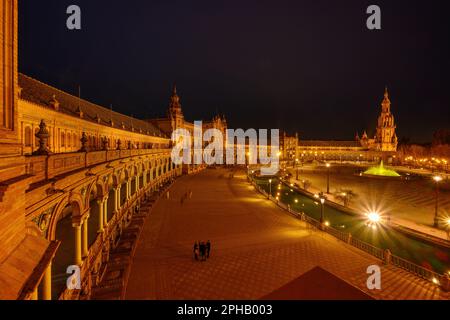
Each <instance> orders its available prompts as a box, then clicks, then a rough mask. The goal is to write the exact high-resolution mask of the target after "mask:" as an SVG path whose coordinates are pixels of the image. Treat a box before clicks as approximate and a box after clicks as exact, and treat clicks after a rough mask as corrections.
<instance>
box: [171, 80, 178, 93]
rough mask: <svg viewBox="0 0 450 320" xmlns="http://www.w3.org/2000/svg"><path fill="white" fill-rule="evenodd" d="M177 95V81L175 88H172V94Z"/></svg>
mask: <svg viewBox="0 0 450 320" xmlns="http://www.w3.org/2000/svg"><path fill="white" fill-rule="evenodd" d="M176 95H177V83H176V82H174V83H173V88H172V96H176Z"/></svg>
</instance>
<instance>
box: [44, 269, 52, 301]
mask: <svg viewBox="0 0 450 320" xmlns="http://www.w3.org/2000/svg"><path fill="white" fill-rule="evenodd" d="M42 299H43V300H52V263H51V262H50V263H49V265H48V266H47V269H45V273H44V278H43V279H42Z"/></svg>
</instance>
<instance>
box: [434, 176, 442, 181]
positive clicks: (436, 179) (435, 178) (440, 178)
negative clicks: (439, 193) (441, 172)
mask: <svg viewBox="0 0 450 320" xmlns="http://www.w3.org/2000/svg"><path fill="white" fill-rule="evenodd" d="M433 180H434V181H436V182H441V181H442V177H441V176H434V177H433Z"/></svg>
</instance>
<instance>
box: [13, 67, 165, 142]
mask: <svg viewBox="0 0 450 320" xmlns="http://www.w3.org/2000/svg"><path fill="white" fill-rule="evenodd" d="M19 86H20V88H21V89H22V91H21V94H20V98H21V99H22V100H27V101H30V102H33V103H36V104H39V105H41V106H45V107H48V108H51V109H54V108H53V106H52V105H51V102H52V101H53V97H55V98H56V100H57V101H58V103H59V112H62V113H65V114H68V115H71V116H75V117H77V118H79V117H80V116H79V111H80V110H81V111H82V113H83V119H84V120H87V121H91V122H95V123H99V124H102V125H105V126H108V127H111V122H110V121H111V119H112V121H113V123H114V128H117V129H123V130H127V131H130V132H132V131H133V130H132V128H134V132H135V133H142V134H148V135H151V136H157V137H165V138H167V136H166V135H165V134H164V133H163V132H162V131H161V130H159V128H158V127H156V126H155V125H153V124H151V123H148V122H146V121H143V120H139V119H135V118H132V117H129V116H127V115H124V114H121V113H118V112H114V111H112V110H110V109H108V108H104V107H101V106H99V105H96V104H94V103H91V102H89V101H86V100H83V99H79V98H78V97H76V96H73V95H71V94H68V93H66V92H64V91H61V90H59V89H56V88H54V87H52V86H49V85H47V84H45V83H42V82H40V81H38V80H35V79H33V78H31V77H29V76H26V75H24V74H21V73H19ZM122 125H124V127H122Z"/></svg>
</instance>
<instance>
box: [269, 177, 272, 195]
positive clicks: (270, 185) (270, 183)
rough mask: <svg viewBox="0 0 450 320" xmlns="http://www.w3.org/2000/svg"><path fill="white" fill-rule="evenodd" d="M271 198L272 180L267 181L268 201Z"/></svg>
mask: <svg viewBox="0 0 450 320" xmlns="http://www.w3.org/2000/svg"><path fill="white" fill-rule="evenodd" d="M271 196H272V179H269V199H270V197H271Z"/></svg>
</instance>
